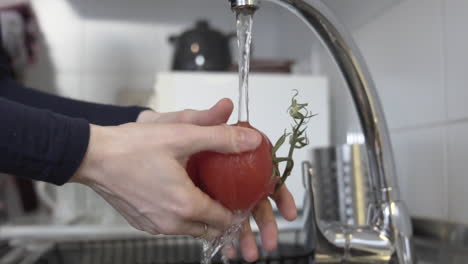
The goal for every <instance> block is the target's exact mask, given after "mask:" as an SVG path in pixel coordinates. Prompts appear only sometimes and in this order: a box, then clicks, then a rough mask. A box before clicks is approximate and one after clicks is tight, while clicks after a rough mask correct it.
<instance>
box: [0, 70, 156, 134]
mask: <svg viewBox="0 0 468 264" xmlns="http://www.w3.org/2000/svg"><path fill="white" fill-rule="evenodd" d="M0 97H3V98H6V99H8V100H11V101H15V102H18V103H21V104H24V105H28V106H32V107H35V108H40V109H47V110H51V111H53V112H56V113H60V114H63V115H66V116H70V117H78V118H84V119H86V120H88V121H89V122H90V123H93V124H96V125H102V126H110V125H120V124H125V123H129V122H135V121H136V119H137V117H138V115H139V114H140V113H141V112H142V111H143V110H146V109H148V108H143V107H138V106H128V107H127V106H113V105H105V104H95V103H89V102H83V101H78V100H73V99H68V98H64V97H60V96H55V95H51V94H47V93H43V92H39V91H36V90H33V89H30V88H27V87H24V86H22V85H21V84H19V83H17V82H15V81H12V80H11V79H3V80H0Z"/></svg>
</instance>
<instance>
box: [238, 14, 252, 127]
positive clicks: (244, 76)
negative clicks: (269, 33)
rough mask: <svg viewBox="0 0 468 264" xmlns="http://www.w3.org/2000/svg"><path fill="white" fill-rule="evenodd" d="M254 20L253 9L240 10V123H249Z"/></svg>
mask: <svg viewBox="0 0 468 264" xmlns="http://www.w3.org/2000/svg"><path fill="white" fill-rule="evenodd" d="M252 20H253V10H252V9H240V10H239V11H238V12H237V44H238V45H239V120H238V121H239V122H249V71H250V47H251V43H252Z"/></svg>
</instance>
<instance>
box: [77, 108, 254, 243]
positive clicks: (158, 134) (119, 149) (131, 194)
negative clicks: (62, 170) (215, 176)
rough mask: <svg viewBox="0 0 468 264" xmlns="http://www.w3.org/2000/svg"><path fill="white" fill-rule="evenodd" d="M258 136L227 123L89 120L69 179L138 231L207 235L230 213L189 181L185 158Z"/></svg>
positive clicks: (239, 147) (247, 144)
mask: <svg viewBox="0 0 468 264" xmlns="http://www.w3.org/2000/svg"><path fill="white" fill-rule="evenodd" d="M219 109H225V107H223V106H222V107H221V108H219V106H218V107H215V111H214V113H215V115H216V116H223V111H220V110H219ZM231 110H232V109H231ZM210 113H211V112H210ZM216 113H217V114H216ZM219 113H221V114H219ZM178 116H179V117H180V115H178ZM181 116H182V117H183V118H185V117H186V116H188V115H187V114H182V115H181ZM197 116H198V115H197ZM206 116H211V114H209V115H206ZM214 119H216V118H214ZM214 119H213V120H214ZM194 120H195V119H194ZM189 123H190V122H189ZM201 123H203V122H201ZM260 141H261V136H260V134H258V133H257V132H255V131H253V130H250V129H245V128H237V127H229V126H198V125H194V124H184V123H174V122H172V121H171V122H166V123H165V122H161V123H152V124H151V123H150V124H137V123H131V124H125V125H121V126H117V127H100V126H95V125H91V137H90V142H89V146H88V151H87V153H86V156H85V158H84V160H83V162H82V164H81V166H80V168H79V169H78V171H77V173H76V174H75V175H74V176H73V178H72V181H74V182H79V183H82V184H85V185H88V186H89V187H91V188H92V189H93V190H95V191H96V192H97V193H98V194H100V195H101V196H102V197H103V198H104V199H105V200H106V201H107V202H108V203H110V204H111V205H112V206H113V207H114V208H115V209H116V210H117V211H118V212H119V213H120V214H121V215H122V216H123V217H125V219H126V220H127V221H128V222H129V223H130V224H131V225H132V226H134V227H135V228H137V229H139V230H143V231H146V232H149V233H151V234H170V235H191V236H194V237H197V236H200V235H202V234H204V238H207V239H210V238H214V237H216V236H218V235H219V234H220V233H221V232H222V231H223V230H224V229H226V228H227V227H228V226H229V225H230V224H231V222H232V214H231V212H229V210H227V209H225V208H224V207H222V206H221V205H220V204H219V203H217V202H215V201H213V200H212V199H210V198H209V197H208V196H207V195H206V194H204V193H203V192H202V191H200V190H199V189H198V188H197V187H196V186H195V185H194V184H193V183H192V181H191V180H190V178H189V177H188V175H187V173H186V171H185V165H186V161H187V159H188V157H190V156H191V155H192V154H195V153H198V152H200V151H206V150H210V151H217V152H223V153H237V152H243V151H248V150H252V149H255V148H256V147H257V146H258V145H259V144H260ZM205 224H206V225H207V226H208V230H207V231H208V232H207V233H206V234H205Z"/></svg>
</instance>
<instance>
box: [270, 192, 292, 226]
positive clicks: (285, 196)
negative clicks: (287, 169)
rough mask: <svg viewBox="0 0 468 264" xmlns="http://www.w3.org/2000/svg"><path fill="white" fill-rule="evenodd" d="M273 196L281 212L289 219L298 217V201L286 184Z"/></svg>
mask: <svg viewBox="0 0 468 264" xmlns="http://www.w3.org/2000/svg"><path fill="white" fill-rule="evenodd" d="M271 198H272V199H273V200H274V201H275V203H276V205H277V207H278V210H279V212H280V213H281V215H282V216H283V217H284V219H286V220H288V221H294V220H295V219H296V217H297V209H296V203H295V202H294V197H293V196H292V194H291V192H289V190H288V188H287V187H286V185H282V186H281V188H279V189H278V190H277V191H276V192H275V193H274V194H273V195H272V196H271Z"/></svg>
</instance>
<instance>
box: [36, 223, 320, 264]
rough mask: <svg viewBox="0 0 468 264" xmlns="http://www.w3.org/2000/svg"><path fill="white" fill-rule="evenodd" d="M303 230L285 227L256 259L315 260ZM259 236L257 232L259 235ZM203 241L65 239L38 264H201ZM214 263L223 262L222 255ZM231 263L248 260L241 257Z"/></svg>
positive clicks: (174, 239)
mask: <svg viewBox="0 0 468 264" xmlns="http://www.w3.org/2000/svg"><path fill="white" fill-rule="evenodd" d="M302 237H303V236H301V231H300V230H295V231H282V232H281V233H280V241H281V243H280V244H279V247H278V250H276V251H275V252H273V253H270V254H267V253H266V252H260V255H261V256H260V260H259V261H258V262H257V263H271V264H276V263H278V264H279V263H291V264H292V263H297V264H302V263H303V264H306V263H312V256H313V251H312V250H311V249H307V247H305V246H304V245H303V244H302V243H301V241H302ZM257 238H258V236H257ZM201 249H202V245H201V242H200V241H199V240H196V239H194V238H191V237H173V236H170V237H156V238H139V239H124V240H101V241H99V240H95V241H75V242H62V243H59V244H57V245H56V246H55V247H54V248H52V249H51V250H50V251H48V252H46V253H45V254H44V255H43V256H42V257H41V258H40V259H39V260H37V261H36V262H35V263H38V264H46V263H47V264H65V263H66V264H94V263H99V264H106V263H109V264H110V263H112V264H130V263H138V264H162V263H165V264H175V263H185V264H198V263H200V259H201V255H202V254H201ZM213 263H222V261H221V259H220V258H219V257H217V258H215V259H214V260H213ZM231 263H236V264H237V263H239V264H240V263H246V262H244V261H242V260H241V259H240V258H239V259H236V260H233V261H231Z"/></svg>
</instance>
